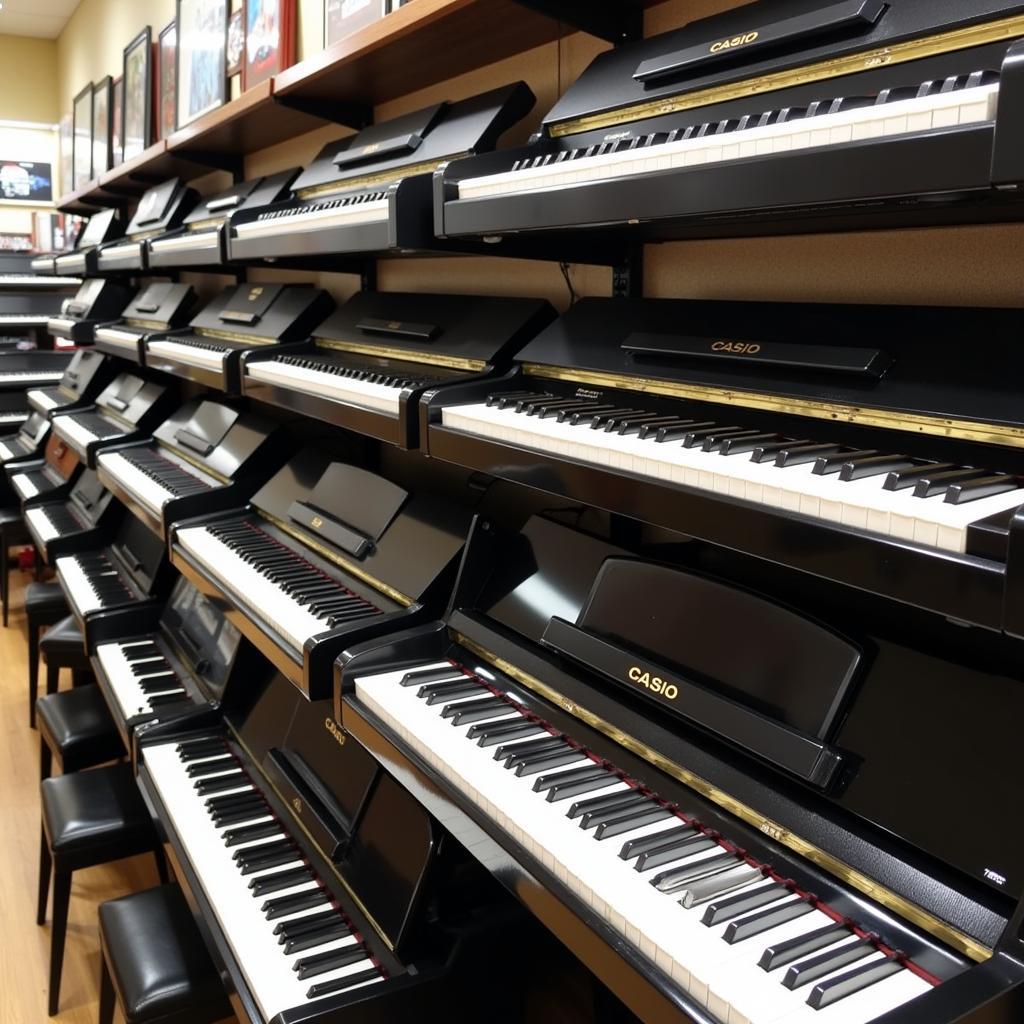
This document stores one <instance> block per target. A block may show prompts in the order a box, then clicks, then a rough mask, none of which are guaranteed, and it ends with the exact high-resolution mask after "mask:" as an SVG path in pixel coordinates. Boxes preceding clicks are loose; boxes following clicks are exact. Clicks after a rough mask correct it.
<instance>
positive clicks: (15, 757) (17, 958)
mask: <svg viewBox="0 0 1024 1024" xmlns="http://www.w3.org/2000/svg"><path fill="white" fill-rule="evenodd" d="M29 578H30V577H28V576H27V575H26V574H24V573H18V572H15V573H14V574H13V575H12V580H11V590H12V596H11V617H10V624H9V625H8V627H7V628H6V629H2V628H0V736H2V740H0V928H2V933H0V1024H42V1022H44V1021H47V1020H49V1019H52V1020H54V1021H58V1022H61V1024H95V1022H96V1014H97V1009H98V992H99V970H100V952H99V940H98V938H97V934H96V908H97V907H98V905H99V904H100V903H102V902H103V901H104V900H108V899H112V898H113V897H115V896H121V895H124V894H125V893H129V892H134V891H136V890H139V889H146V888H149V887H150V886H153V885H156V884H157V876H156V869H155V867H154V864H153V858H152V857H151V856H146V857H132V858H130V859H127V860H122V861H118V862H116V863H114V864H109V865H106V866H102V867H96V868H90V869H88V870H84V871H76V872H75V874H74V882H73V887H72V891H71V912H70V917H69V922H68V936H67V948H66V952H65V956H64V976H63V983H62V986H61V996H60V1013H59V1014H58V1015H57V1016H56V1017H53V1018H48V1017H47V1015H46V997H47V976H48V973H49V956H50V928H49V924H47V925H44V926H43V927H38V926H37V925H36V923H35V904H36V891H37V885H38V877H39V875H38V871H39V734H38V733H37V732H35V731H33V730H32V729H30V728H29V725H28V658H27V647H28V645H27V641H26V637H25V616H24V614H23V613H22V590H23V588H24V585H25V583H26V582H27V581H28V579H29ZM40 676H42V673H40ZM61 685H62V687H63V686H69V685H70V679H63V680H62V681H61Z"/></svg>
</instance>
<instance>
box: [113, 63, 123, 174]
mask: <svg viewBox="0 0 1024 1024" xmlns="http://www.w3.org/2000/svg"><path fill="white" fill-rule="evenodd" d="M111 94H112V99H111V101H110V159H111V162H112V164H113V166H114V167H116V166H117V165H118V164H119V163H121V161H122V160H124V139H123V137H122V135H121V131H122V128H123V125H124V75H118V76H117V78H115V79H114V84H113V87H112V88H111Z"/></svg>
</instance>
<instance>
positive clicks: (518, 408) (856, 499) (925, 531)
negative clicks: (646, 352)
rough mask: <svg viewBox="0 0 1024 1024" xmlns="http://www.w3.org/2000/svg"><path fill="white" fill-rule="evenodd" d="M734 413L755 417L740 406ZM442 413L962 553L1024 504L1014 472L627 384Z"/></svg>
mask: <svg viewBox="0 0 1024 1024" xmlns="http://www.w3.org/2000/svg"><path fill="white" fill-rule="evenodd" d="M670 410H671V411H670ZM727 413H728V415H729V416H733V415H736V416H737V417H738V418H739V419H746V418H747V416H746V415H744V413H743V411H739V412H737V411H735V410H731V409H730V410H727ZM709 415H714V416H715V417H716V420H717V421H712V420H711V419H709V418H708V417H709ZM442 423H443V424H444V426H445V427H450V428H452V429H454V430H458V431H461V432H465V433H467V434H472V435H474V436H478V437H485V438H491V439H494V440H496V441H500V442H503V443H507V444H513V445H516V446H518V447H525V448H530V449H534V450H537V451H541V452H545V453H548V454H550V455H552V456H554V457H559V458H568V459H573V460H578V461H582V462H588V463H591V464H594V465H598V466H602V467H607V468H608V469H609V470H611V471H614V472H625V473H633V474H636V475H639V476H641V477H644V478H646V479H649V480H651V481H655V482H660V483H666V484H683V485H685V486H688V487H694V488H697V489H699V490H702V491H706V492H709V493H716V494H722V495H728V496H731V497H734V498H741V499H743V500H746V501H749V502H752V503H754V504H756V505H758V506H761V507H764V508H768V509H775V510H779V511H783V512H796V513H800V514H802V515H807V516H812V517H815V518H818V519H822V520H827V521H829V522H834V523H840V524H842V525H844V526H848V527H855V528H858V529H861V530H868V531H871V532H874V533H878V534H883V535H885V536H889V537H893V538H898V539H901V540H910V541H914V542H915V543H918V544H923V545H926V546H929V547H933V548H939V549H941V550H947V551H954V552H960V553H963V552H966V551H968V550H969V546H970V539H969V538H970V533H969V531H970V528H971V526H972V525H974V524H978V523H980V522H983V521H984V520H986V519H988V518H989V517H992V516H998V515H1000V514H1003V513H1007V514H1008V513H1009V511H1010V510H1012V509H1015V508H1017V507H1018V506H1020V505H1024V489H1022V481H1021V480H1020V478H1018V477H1017V476H1015V475H1013V474H1009V473H1001V472H999V471H997V470H994V469H988V468H986V467H984V466H978V467H971V466H959V465H955V464H952V463H943V462H939V461H927V460H925V459H921V458H917V457H912V456H908V455H905V454H900V453H899V452H898V451H897V452H887V451H885V450H884V449H883V450H876V449H869V448H856V447H852V446H850V445H845V444H841V443H837V442H832V441H829V440H828V439H827V435H826V436H825V437H820V438H814V437H806V436H800V437H797V436H787V435H784V434H782V433H780V432H778V431H777V430H766V429H764V428H763V427H757V426H742V425H738V424H737V423H736V422H734V421H732V420H730V419H726V418H723V417H722V416H721V410H720V409H711V410H710V411H709V407H706V406H702V407H700V408H698V407H696V406H694V407H693V408H688V407H687V404H686V403H684V402H681V401H676V402H671V403H668V402H666V403H661V404H660V405H659V403H658V402H657V401H656V400H652V399H650V398H649V397H647V396H644V395H642V394H637V393H633V394H631V393H629V392H625V391H620V392H613V393H609V394H607V395H606V396H605V397H603V398H601V399H598V400H591V399H587V398H577V397H575V395H574V394H572V393H571V392H566V393H564V394H560V393H557V392H555V391H552V390H538V391H517V392H504V393H503V392H495V393H493V394H492V395H489V396H488V397H487V399H486V400H485V401H484V402H482V403H477V404H473V405H465V406H450V407H447V408H445V409H444V410H443V412H442Z"/></svg>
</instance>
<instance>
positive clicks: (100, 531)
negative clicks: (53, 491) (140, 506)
mask: <svg viewBox="0 0 1024 1024" xmlns="http://www.w3.org/2000/svg"><path fill="white" fill-rule="evenodd" d="M123 516H124V509H123V508H122V507H121V505H120V503H119V502H117V501H115V500H114V496H113V495H112V494H111V493H110V491H108V490H107V489H106V488H105V487H104V486H103V484H102V483H100V479H99V477H98V476H97V475H96V472H95V470H92V469H84V470H82V472H81V474H80V475H79V476H78V477H77V479H76V480H75V483H74V484H73V485H72V486H71V488H70V490H69V491H68V494H67V497H66V498H64V499H54V498H52V496H51V497H47V498H46V500H43V501H38V502H33V503H31V504H30V505H28V506H27V507H26V509H25V525H26V526H27V527H28V532H29V533H30V534H31V535H32V542H33V543H34V544H35V547H36V550H37V551H38V552H39V554H40V555H41V556H42V559H43V561H44V562H47V563H48V564H51V565H52V564H53V562H54V561H55V560H56V559H58V558H60V557H61V555H68V554H73V553H74V552H76V551H91V550H94V549H95V548H99V547H104V546H105V545H106V544H108V543H109V541H110V539H111V537H112V536H113V534H114V530H115V529H116V528H117V525H118V524H119V523H120V521H121V519H122V517H123Z"/></svg>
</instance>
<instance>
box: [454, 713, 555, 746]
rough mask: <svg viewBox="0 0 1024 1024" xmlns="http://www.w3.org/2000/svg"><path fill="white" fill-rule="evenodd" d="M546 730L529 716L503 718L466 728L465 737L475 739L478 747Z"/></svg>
mask: <svg viewBox="0 0 1024 1024" xmlns="http://www.w3.org/2000/svg"><path fill="white" fill-rule="evenodd" d="M546 731H547V730H546V729H545V728H544V727H543V726H542V725H538V724H537V723H536V722H533V721H531V720H530V719H529V718H513V719H511V720H509V719H504V720H502V721H500V722H482V723H480V724H479V725H471V726H470V727H469V729H468V730H466V738H467V739H471V740H476V741H477V746H479V747H493V746H494V745H495V744H496V743H502V742H504V741H505V740H509V739H512V738H513V737H516V736H518V737H526V736H532V735H535V734H538V733H543V732H546Z"/></svg>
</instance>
